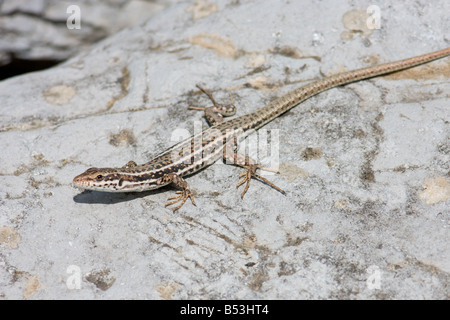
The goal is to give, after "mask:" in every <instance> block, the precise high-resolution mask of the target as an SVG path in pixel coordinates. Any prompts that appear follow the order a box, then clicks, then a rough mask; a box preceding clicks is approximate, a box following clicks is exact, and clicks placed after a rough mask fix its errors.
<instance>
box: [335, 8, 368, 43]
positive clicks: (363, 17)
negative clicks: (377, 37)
mask: <svg viewBox="0 0 450 320" xmlns="http://www.w3.org/2000/svg"><path fill="white" fill-rule="evenodd" d="M368 18H369V14H368V13H367V12H366V11H365V10H356V9H355V10H350V11H347V12H346V13H345V14H344V15H343V16H342V24H343V25H344V27H345V28H346V29H347V30H345V31H343V32H342V33H341V39H342V40H344V41H345V40H352V39H353V37H354V35H355V34H361V35H363V36H364V37H366V38H367V37H369V36H370V35H371V34H372V33H373V31H374V30H375V29H369V28H368V27H367V19H368Z"/></svg>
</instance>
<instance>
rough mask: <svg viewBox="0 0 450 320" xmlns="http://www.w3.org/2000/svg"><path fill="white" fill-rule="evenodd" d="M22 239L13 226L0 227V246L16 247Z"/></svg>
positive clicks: (6, 247)
mask: <svg viewBox="0 0 450 320" xmlns="http://www.w3.org/2000/svg"><path fill="white" fill-rule="evenodd" d="M21 240H22V238H21V237H20V234H19V232H17V230H16V229H15V228H13V227H7V226H5V227H0V248H1V247H3V248H5V249H17V248H18V247H19V243H20V241H21Z"/></svg>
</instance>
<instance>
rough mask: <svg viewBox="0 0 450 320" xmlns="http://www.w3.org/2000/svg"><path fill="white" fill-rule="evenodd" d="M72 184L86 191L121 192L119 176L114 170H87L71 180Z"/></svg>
mask: <svg viewBox="0 0 450 320" xmlns="http://www.w3.org/2000/svg"><path fill="white" fill-rule="evenodd" d="M122 181H123V180H122ZM73 184H74V185H75V186H76V187H78V188H82V189H88V190H99V191H109V192H111V191H122V190H121V188H120V187H121V185H122V183H121V175H120V173H119V172H118V171H117V169H114V168H89V169H87V170H86V171H85V172H83V173H82V174H80V175H78V176H76V177H75V178H73Z"/></svg>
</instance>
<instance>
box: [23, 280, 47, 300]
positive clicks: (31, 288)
mask: <svg viewBox="0 0 450 320" xmlns="http://www.w3.org/2000/svg"><path fill="white" fill-rule="evenodd" d="M27 278H28V279H27V282H26V284H25V287H24V288H23V297H24V298H25V299H28V298H30V297H31V296H32V295H33V294H35V293H36V291H38V290H41V289H44V285H43V284H41V283H40V282H39V278H38V276H37V275H28V276H27Z"/></svg>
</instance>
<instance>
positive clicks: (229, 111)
mask: <svg viewBox="0 0 450 320" xmlns="http://www.w3.org/2000/svg"><path fill="white" fill-rule="evenodd" d="M448 55H450V48H446V49H442V50H439V51H435V52H430V53H427V54H424V55H420V56H416V57H412V58H408V59H404V60H399V61H394V62H389V63H385V64H380V65H375V66H370V67H366V68H361V69H357V70H351V71H347V72H343V73H339V74H335V75H331V76H328V77H324V78H322V79H319V80H316V81H313V82H311V83H308V84H306V85H304V86H302V87H300V88H298V89H295V90H293V91H291V92H289V93H287V94H285V95H283V96H281V97H279V98H277V99H275V100H273V101H272V102H270V103H268V104H267V105H266V106H264V107H261V108H259V109H257V110H256V111H254V112H252V113H249V114H246V115H243V116H239V117H236V118H233V119H230V120H227V121H224V117H228V116H233V115H234V114H235V113H236V107H235V106H234V102H233V101H232V103H231V104H229V105H222V104H219V103H217V102H216V101H215V100H214V98H213V96H212V95H211V94H210V93H209V92H208V91H207V90H206V89H204V88H203V87H201V86H200V85H197V86H198V87H199V89H200V90H201V91H203V92H204V93H205V94H206V95H208V97H209V98H210V99H211V101H212V103H213V106H212V107H208V108H203V107H193V106H190V107H189V109H195V110H202V111H203V112H204V116H205V118H206V119H207V121H208V122H209V124H210V125H211V126H210V127H209V128H207V129H205V130H203V131H202V132H201V133H198V134H196V135H194V136H192V137H190V138H188V139H185V140H183V141H181V142H179V143H178V144H176V145H174V146H173V147H171V148H169V149H167V150H165V151H164V152H162V153H161V154H159V155H158V156H156V157H155V158H153V159H152V160H150V161H148V162H146V163H144V164H141V165H137V164H136V163H135V162H134V161H129V162H128V163H127V164H126V165H124V166H122V167H118V168H96V167H93V168H89V169H87V170H86V171H85V172H83V173H82V174H80V175H77V176H76V177H75V178H74V179H73V184H74V185H75V186H76V187H79V188H81V189H88V190H99V191H106V192H140V191H145V190H153V189H157V188H160V187H162V186H165V185H168V184H173V185H174V186H175V187H177V188H178V189H179V190H178V191H176V195H175V196H172V197H169V198H168V200H167V202H166V204H165V206H166V207H167V206H171V205H175V204H177V203H178V204H177V205H176V206H175V207H173V211H174V212H175V211H177V210H178V209H180V208H181V207H182V206H183V205H184V204H185V202H186V200H187V199H190V200H191V202H192V204H194V205H196V203H195V200H194V197H193V195H192V192H191V190H190V188H189V185H188V183H187V182H186V180H185V179H183V177H185V176H188V175H191V174H193V173H195V172H197V171H199V170H201V169H204V168H205V167H207V166H209V165H211V164H213V163H214V162H216V161H217V160H219V159H220V158H223V159H224V160H226V161H227V162H228V163H229V162H230V161H231V163H232V164H235V165H237V166H240V167H243V168H244V169H245V171H244V172H242V173H241V174H240V175H239V178H242V179H241V180H240V181H239V182H238V184H237V187H240V186H241V185H243V184H245V187H244V189H243V191H242V193H241V197H242V198H243V197H244V195H245V193H246V192H247V190H248V188H249V185H250V181H251V179H252V178H254V179H258V180H260V181H262V182H264V183H266V184H268V185H269V186H271V187H273V188H275V189H276V190H278V191H279V192H281V193H283V194H285V191H284V190H282V189H281V188H279V187H277V186H276V185H274V184H273V183H271V182H270V181H268V180H267V179H265V178H264V177H262V176H260V175H258V174H257V173H256V170H257V169H262V170H270V168H265V167H263V166H261V165H259V164H258V163H257V162H255V161H254V160H252V159H251V158H250V157H248V156H244V155H241V154H240V153H239V152H237V145H238V144H239V143H240V142H242V141H243V140H244V139H245V138H246V137H247V136H248V135H249V134H250V133H251V132H253V131H254V130H257V129H259V128H261V127H262V126H264V125H266V124H267V123H269V122H270V121H272V120H273V119H275V118H277V117H279V116H280V115H281V114H283V113H285V112H287V111H288V110H290V109H292V108H293V107H295V106H297V105H299V104H300V103H301V102H303V101H305V100H306V99H308V98H310V97H312V96H314V95H317V94H318V93H320V92H323V91H325V90H328V89H331V88H334V87H337V86H342V85H345V84H348V83H352V82H356V81H360V80H365V79H369V78H373V77H377V76H381V75H385V74H389V73H393V72H396V71H400V70H404V69H408V68H412V67H415V66H418V65H421V64H424V63H428V62H430V61H433V60H436V59H440V58H443V57H446V56H448ZM230 97H231V94H230Z"/></svg>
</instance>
